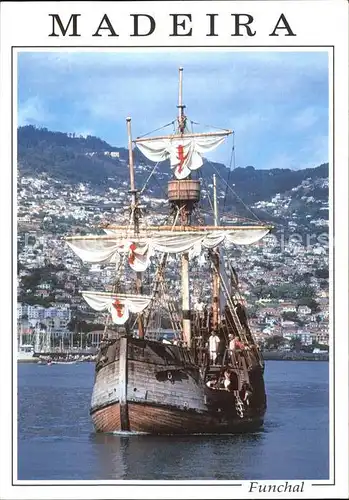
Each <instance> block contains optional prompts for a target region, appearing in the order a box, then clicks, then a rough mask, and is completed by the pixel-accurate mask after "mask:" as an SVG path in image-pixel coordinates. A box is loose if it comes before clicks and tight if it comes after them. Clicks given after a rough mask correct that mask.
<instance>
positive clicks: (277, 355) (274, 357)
mask: <svg viewBox="0 0 349 500" xmlns="http://www.w3.org/2000/svg"><path fill="white" fill-rule="evenodd" d="M262 356H263V359H264V360H265V361H328V360H329V353H328V352H326V353H313V352H282V351H263V352H262Z"/></svg>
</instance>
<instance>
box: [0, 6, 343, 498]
mask: <svg viewBox="0 0 349 500" xmlns="http://www.w3.org/2000/svg"><path fill="white" fill-rule="evenodd" d="M97 3H98V5H96V4H97ZM213 7H214V9H213ZM345 7H347V3H346V2H345V0H343V1H338V0H336V1H335V0H332V1H327V0H303V1H299V2H285V1H284V2H282V1H277V2H273V1H260V2H258V3H257V2H255V1H246V2H224V1H221V2H190V1H188V2H187V1H185V2H171V1H169V2H166V4H165V3H161V2H147V3H146V4H145V3H144V2H113V3H107V2H106V3H104V2H90V3H80V2H60V3H53V2H42V3H36V2H27V3H24V4H17V5H16V4H15V3H5V4H2V5H1V18H0V21H1V34H0V36H1V53H0V56H1V66H0V70H1V80H0V109H1V117H0V119H1V122H0V126H1V128H0V132H1V149H0V159H1V160H0V164H1V165H6V166H7V165H12V167H13V170H14V172H15V171H16V164H15V161H16V149H15V141H14V150H13V151H11V125H10V124H11V111H12V110H11V91H12V90H13V96H14V98H15V97H16V83H15V82H16V78H14V86H13V89H11V50H10V48H11V46H17V47H19V46H22V47H23V48H22V49H16V51H17V50H48V51H51V50H60V51H61V50H65V49H67V50H83V51H90V50H92V47H89V48H82V49H79V45H84V44H87V45H95V49H96V50H98V48H103V47H104V46H105V44H106V43H107V42H106V39H105V38H103V39H102V40H99V39H97V41H99V42H101V44H100V45H97V41H96V39H92V38H91V36H90V33H91V29H90V28H91V27H92V26H94V25H95V19H96V12H99V13H101V12H108V14H109V13H112V14H111V15H110V18H112V17H113V14H114V16H115V13H116V14H117V15H118V16H127V15H128V13H129V12H137V11H138V12H148V13H150V14H151V13H153V14H154V15H156V17H157V19H160V21H161V20H162V21H164V20H165V18H166V15H167V14H168V12H191V13H192V14H193V18H194V15H195V16H197V18H198V19H199V21H198V23H199V24H200V23H202V22H203V17H202V13H203V12H213V11H215V12H217V11H219V12H220V13H221V12H222V13H223V12H226V14H229V13H231V12H246V11H247V12H249V13H252V14H253V15H254V16H255V18H256V19H258V31H257V35H256V36H255V37H254V38H253V39H246V38H245V37H244V39H241V38H240V39H238V40H236V39H234V44H235V45H236V47H235V48H234V50H239V51H241V50H253V51H256V50H261V51H265V50H272V51H275V50H290V51H295V50H300V51H303V50H307V51H309V50H314V51H317V50H322V51H323V50H327V49H326V47H327V46H334V54H335V59H334V66H335V80H334V82H332V81H331V71H330V82H331V83H330V91H331V90H332V88H333V92H334V110H333V111H334V113H333V114H332V113H331V112H330V129H331V130H334V131H335V136H334V138H333V139H334V141H332V140H331V137H330V151H332V143H333V153H334V155H333V157H334V158H335V164H334V169H335V175H336V181H335V186H334V200H333V194H332V189H331V187H333V178H332V169H331V165H332V164H333V162H332V155H331V154H330V158H329V164H330V169H329V170H330V200H331V199H332V202H333V201H335V211H336V219H335V220H334V226H333V225H332V224H330V234H331V235H332V236H333V234H334V235H335V246H334V245H333V246H332V245H331V246H330V261H331V257H334V259H335V269H333V266H332V262H331V265H330V273H331V272H334V276H335V290H334V289H333V284H332V283H331V287H330V292H332V293H331V300H330V310H331V311H332V310H333V311H334V312H335V323H336V325H337V329H339V330H340V331H339V332H338V331H337V333H336V339H335V340H336V342H335V343H336V344H337V342H338V344H337V345H335V351H334V353H333V349H332V350H331V355H330V366H331V370H330V373H331V378H332V380H331V379H330V382H333V376H335V378H336V386H337V385H338V387H339V389H341V390H337V391H336V400H335V408H334V407H333V403H332V398H331V418H333V417H334V420H335V426H336V436H331V445H330V446H331V450H333V451H334V453H335V462H336V464H335V465H336V469H335V470H334V469H333V465H334V464H333V463H332V464H331V473H330V477H331V479H333V478H334V473H335V478H334V479H335V481H336V483H335V485H334V486H332V485H330V484H329V483H331V480H330V481H323V482H322V481H316V482H315V481H306V487H305V491H304V494H301V493H297V494H289V493H288V494H286V495H283V494H278V495H277V496H278V497H279V498H286V497H288V498H292V497H303V498H336V497H343V496H344V495H345V493H347V477H348V450H347V448H345V447H344V446H343V443H347V442H348V394H347V391H346V390H344V391H343V388H346V387H348V358H347V355H348V336H347V332H348V286H347V283H346V282H345V280H344V279H343V276H344V275H345V276H348V114H347V113H348V96H347V89H348V43H347V34H348V16H347V14H348V11H347V10H345ZM137 9H138V10H137ZM205 9H206V10H205ZM314 11H316V16H314ZM49 12H59V13H62V15H64V14H65V15H67V16H68V14H69V13H72V12H82V13H83V14H84V18H86V23H87V24H86V26H87V28H86V34H84V35H83V36H81V37H80V38H79V39H74V38H70V39H67V38H64V39H62V38H59V39H53V38H48V37H47V24H45V23H46V22H47V15H48V13H49ZM281 12H283V13H284V14H285V16H286V17H287V19H288V20H289V22H290V24H291V26H292V28H293V29H294V31H295V32H297V38H295V37H273V38H271V37H269V36H268V30H269V28H266V27H265V25H264V23H263V20H267V19H268V18H271V17H273V19H274V18H276V19H277V18H278V13H281ZM28 19H30V20H31V21H30V23H29V22H27V20H28ZM200 19H201V20H200ZM226 19H228V16H226ZM160 21H159V22H160ZM195 25H196V24H195V23H193V26H194V27H195ZM14 26H16V29H14ZM167 28H168V25H167ZM167 28H166V23H163V27H162V28H160V29H159V32H158V33H156V35H154V37H153V38H152V40H151V41H150V40H146V42H145V43H146V44H147V45H160V44H166V45H167V44H169V45H170V46H172V49H171V47H166V49H165V50H191V49H185V48H183V49H179V48H178V47H177V46H175V45H176V44H178V45H179V44H181V45H184V44H189V45H192V46H194V45H196V46H198V45H200V44H207V43H210V44H213V43H214V42H216V43H217V44H218V45H225V44H227V45H231V44H232V41H231V38H230V35H229V33H230V31H229V27H228V26H227V23H226V22H225V21H224V22H223V23H222V25H221V26H220V30H222V35H220V36H219V37H216V38H210V39H209V40H207V39H206V38H205V36H204V34H202V33H201V32H199V33H198V34H197V35H194V37H193V38H192V39H191V40H189V41H188V39H186V38H181V39H180V40H176V43H174V40H173V39H171V40H170V39H169V38H168V29H167ZM166 29H167V31H166ZM92 32H93V29H92ZM269 32H270V30H269ZM72 40H73V42H74V43H72ZM280 40H282V43H280ZM141 42H142V43H144V40H141ZM277 42H278V43H279V44H280V45H283V44H285V46H283V47H282V49H281V48H280V47H278V46H276V45H272V44H273V43H277ZM51 43H52V47H50V48H47V49H46V48H45V49H44V47H42V46H43V45H51ZM114 43H115V42H114ZM138 43H139V40H136V39H135V38H132V39H130V37H129V36H128V35H127V34H126V33H123V34H121V33H120V39H119V40H118V42H117V46H120V45H122V44H125V45H128V47H129V48H128V49H127V50H132V51H134V50H137V51H139V49H138V48H136V46H137V44H138ZM295 43H296V44H297V45H298V47H297V48H296V47H294V46H292V44H295ZM69 44H71V45H74V47H76V48H74V49H73V48H72V49H69V48H68V47H69V46H70V45H69ZM78 44H79V45H78ZM243 44H246V45H248V46H249V48H248V47H242V45H243ZM29 45H30V46H41V47H40V48H39V47H36V48H35V49H33V48H25V47H26V46H27V47H28V46H29ZM265 45H270V48H267V47H265ZM316 45H318V46H319V47H316ZM132 46H133V48H132ZM258 46H259V47H258ZM261 46H262V47H261ZM287 46H288V47H287ZM117 48H118V47H116V49H117ZM153 49H154V50H163V49H156V47H153ZM218 49H219V50H223V48H221V47H219V48H218ZM104 50H113V49H106V47H104ZM144 50H148V49H146V48H145V49H144ZM197 50H217V49H215V48H210V47H205V46H204V47H201V48H197ZM226 50H231V48H229V49H228V48H227V49H226ZM13 71H14V77H16V68H15V64H14V66H13ZM330 103H331V99H330ZM332 117H334V122H333V124H332V123H331V121H332ZM331 125H333V127H331ZM12 127H13V129H12V133H13V134H14V135H13V137H15V136H16V134H15V132H16V127H17V124H16V119H15V112H14V119H13V122H12ZM2 174H3V178H2V182H1V189H2V196H1V209H2V212H1V213H3V214H9V215H10V211H11V195H10V192H11V190H10V189H9V186H12V196H13V200H14V202H13V206H12V210H13V213H14V215H15V213H16V211H15V208H16V207H15V200H16V177H15V178H14V179H11V172H10V169H9V168H3V172H2ZM339 179H340V180H339ZM330 217H331V216H330ZM331 219H332V217H331ZM13 229H14V231H15V226H14V228H13ZM2 230H3V232H4V233H6V234H11V222H10V217H8V218H6V220H4V221H3V225H2ZM16 241H17V240H16V237H15V234H14V235H13V251H14V255H16ZM332 241H333V243H334V240H332ZM1 255H2V262H3V263H5V262H10V261H11V248H8V247H5V248H2V250H1ZM332 260H333V259H332ZM14 262H15V261H14ZM3 265H4V264H3ZM3 274H4V280H3V281H6V283H9V284H10V283H11V282H13V283H16V276H15V273H14V274H13V276H11V271H10V268H9V266H6V265H4V269H3ZM330 275H331V274H330ZM8 290H9V288H7V289H6V292H4V289H2V291H1V303H2V306H3V311H10V310H11V297H10V294H9V292H8ZM333 292H335V302H334V301H333ZM12 299H13V304H16V286H14V287H13V296H12ZM332 308H333V309H332ZM4 319H5V321H4V322H3V331H5V332H8V331H11V317H10V315H9V317H8V315H6V316H5V318H4ZM12 319H13V318H12ZM15 324H16V322H14V325H15ZM330 324H331V326H330V331H333V330H332V328H333V326H334V325H333V315H332V314H331V319H330ZM338 325H340V326H339V327H338ZM339 335H341V336H340V337H339ZM12 343H13V346H12V347H13V348H14V347H15V346H16V336H15V335H14V336H13V338H12ZM2 350H3V353H9V352H10V351H11V341H10V340H9V339H8V337H7V336H6V337H5V335H3V347H2ZM332 368H333V370H332ZM1 372H2V374H1V375H2V376H1V377H0V387H1V395H2V401H5V402H7V404H6V405H4V404H2V405H1V434H2V436H1V442H2V443H4V444H3V445H2V447H1V455H4V456H3V460H2V461H1V463H2V467H1V468H0V484H1V485H2V486H0V488H1V489H0V492H1V496H2V497H4V498H9V499H10V498H16V499H17V498H18V499H20V498H37V499H40V498H51V497H52V498H60V497H61V496H62V497H67V496H68V495H69V497H70V498H115V497H119V498H138V497H141V498H177V497H178V496H179V497H180V496H183V493H184V492H185V496H186V497H188V498H215V497H219V498H231V497H232V496H238V497H239V498H248V497H251V498H253V495H252V496H251V494H249V493H248V484H249V483H250V481H244V482H243V483H244V484H243V486H242V487H236V488H231V487H229V486H228V485H229V484H230V483H235V481H232V482H229V481H224V482H222V483H223V484H225V485H227V486H223V485H222V486H221V485H219V484H218V483H219V482H216V481H214V482H213V481H207V482H206V481H191V482H186V481H169V482H165V483H163V484H162V485H160V484H161V482H158V481H139V482H136V481H122V482H117V481H116V482H113V481H100V482H97V483H102V484H104V485H105V486H100V487H97V488H91V486H88V485H91V484H96V482H95V481H81V482H80V481H79V484H81V486H78V485H77V482H69V481H67V482H65V481H64V484H68V483H69V484H74V486H71V487H68V488H67V487H64V488H63V487H62V486H55V487H53V486H49V485H50V484H52V482H51V481H38V482H37V481H32V482H30V483H28V482H24V481H21V482H20V483H22V486H20V487H19V486H11V476H12V471H11V460H9V459H8V457H9V456H11V440H10V439H9V438H10V435H9V434H10V432H11V427H13V432H14V438H16V420H14V422H11V415H10V411H9V408H10V406H11V397H13V401H14V418H15V415H16V364H14V366H13V371H12V367H11V359H10V357H9V356H6V355H5V356H4V359H3V360H2V364H1ZM11 376H12V377H13V381H14V384H13V386H14V394H11V389H10V384H9V381H10V378H11ZM332 385H333V384H332ZM336 386H335V387H336ZM332 390H333V389H332V388H331V391H332ZM5 407H6V411H5V412H4V411H3V408H5ZM334 410H335V411H334ZM331 427H332V426H331ZM15 443H16V441H15ZM14 446H15V447H16V444H14ZM14 451H16V450H14ZM15 456H16V452H15V453H14V458H16V457H15ZM15 467H16V466H15ZM24 483H28V484H31V486H25V485H24ZM127 483H132V484H136V483H139V486H138V487H137V486H133V487H130V486H126V484H127ZM159 483H160V484H159ZM180 483H183V484H184V485H185V484H187V486H188V487H185V486H179V484H180ZM260 483H261V484H265V483H267V484H280V481H260ZM320 483H321V484H323V486H322V487H320V486H315V484H319V485H320ZM35 484H37V485H38V486H35ZM39 484H40V486H39ZM115 484H119V486H118V487H117V490H116V487H115ZM194 484H195V487H193V486H189V485H194ZM209 484H211V485H212V486H211V487H210V488H208V485H209ZM312 484H313V486H312ZM4 485H5V486H4ZM113 485H114V486H113ZM146 485H147V487H146V488H145V486H146ZM169 485H171V486H170V487H169ZM325 485H326V486H325ZM258 496H262V497H263V496H264V497H268V498H270V493H267V494H258ZM274 496H275V495H274Z"/></svg>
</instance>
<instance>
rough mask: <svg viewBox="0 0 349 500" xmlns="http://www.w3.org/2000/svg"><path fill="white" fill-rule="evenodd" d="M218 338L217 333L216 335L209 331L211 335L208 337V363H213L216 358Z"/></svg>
mask: <svg viewBox="0 0 349 500" xmlns="http://www.w3.org/2000/svg"><path fill="white" fill-rule="evenodd" d="M219 342H220V339H219V337H218V335H216V334H215V333H214V332H211V335H210V336H209V338H208V350H209V353H210V363H212V364H214V363H215V362H216V359H217V352H218V345H219Z"/></svg>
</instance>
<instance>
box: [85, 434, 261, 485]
mask: <svg viewBox="0 0 349 500" xmlns="http://www.w3.org/2000/svg"><path fill="white" fill-rule="evenodd" d="M91 439H92V442H93V443H94V444H95V445H96V447H97V450H98V453H97V454H98V457H99V459H100V466H101V468H102V469H103V471H104V473H105V474H107V476H108V477H109V478H113V479H130V478H131V477H132V479H134V480H142V479H145V478H147V479H158V480H163V481H165V480H167V479H183V480H184V479H186V480H190V479H193V473H194V474H195V479H204V480H209V479H227V477H228V476H229V479H230V480H243V479H244V477H243V474H242V471H241V464H242V463H249V462H250V461H251V459H252V458H253V454H254V452H253V449H254V448H256V449H257V448H258V445H259V444H260V443H261V440H262V439H263V436H262V434H261V433H253V434H249V435H248V434H240V435H239V434H237V435H231V434H227V435H202V434H201V435H200V434H197V435H194V436H151V435H144V434H143V435H142V434H137V433H118V434H93V435H91ZM234 448H235V450H238V453H235V454H234V453H232V449H234ZM227 456H229V460H228V463H227ZM135 457H137V467H134V461H135ZM205 457H206V459H205ZM210 464H212V466H211V465H210ZM175 471H176V472H175ZM178 471H180V477H178ZM194 471H195V472H194Z"/></svg>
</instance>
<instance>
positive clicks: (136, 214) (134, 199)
mask: <svg viewBox="0 0 349 500" xmlns="http://www.w3.org/2000/svg"><path fill="white" fill-rule="evenodd" d="M126 124H127V137H128V159H129V171H130V190H129V192H130V194H131V224H132V226H133V231H134V235H135V236H136V237H137V236H138V235H139V219H140V208H139V204H138V190H137V189H136V183H135V169H134V162H133V151H132V131H131V118H130V117H127V118H126ZM136 293H137V294H139V295H141V294H142V273H141V272H136ZM138 336H139V338H144V325H143V318H142V315H141V314H139V315H138Z"/></svg>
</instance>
